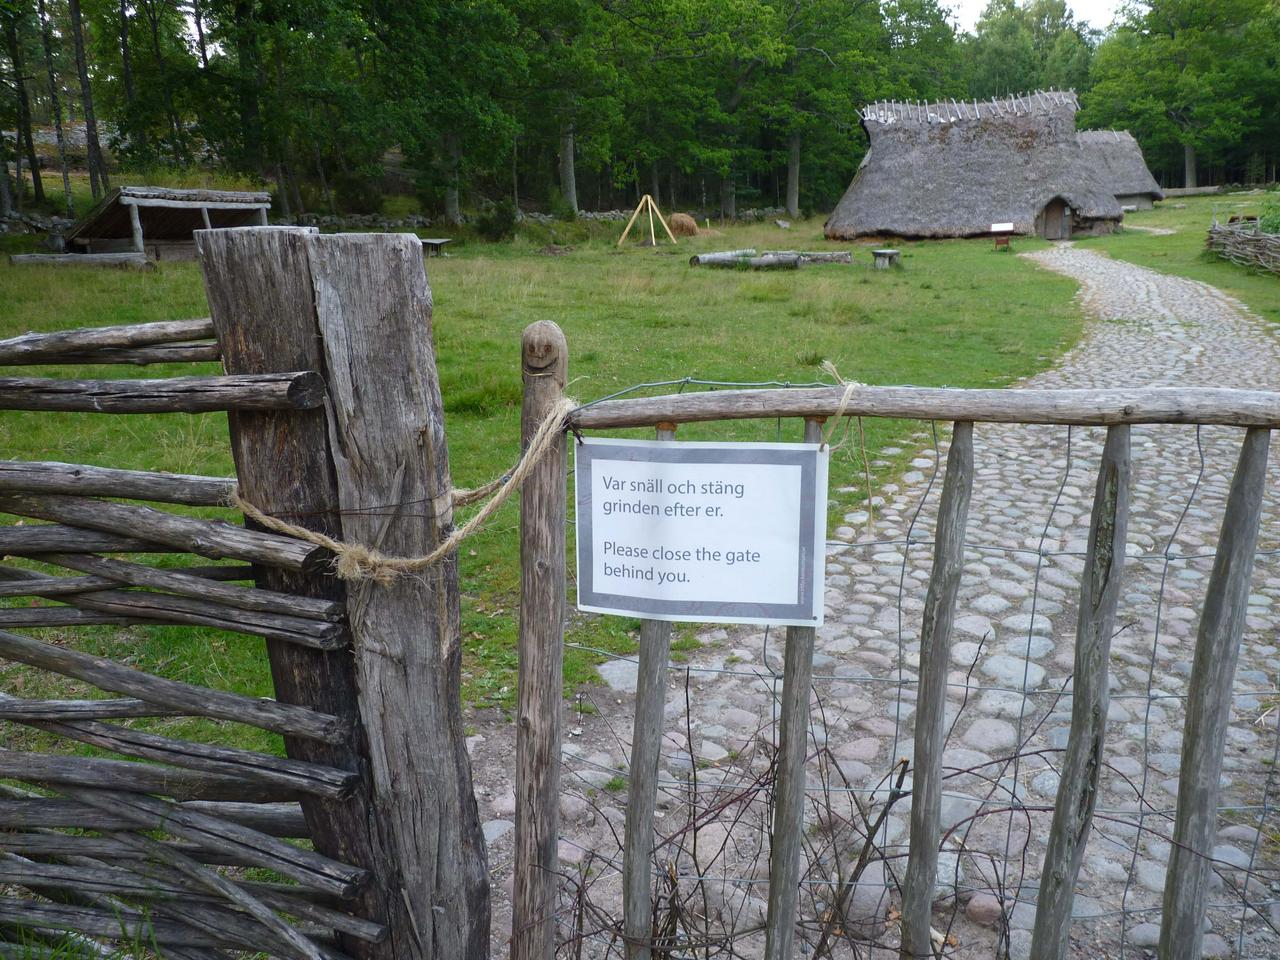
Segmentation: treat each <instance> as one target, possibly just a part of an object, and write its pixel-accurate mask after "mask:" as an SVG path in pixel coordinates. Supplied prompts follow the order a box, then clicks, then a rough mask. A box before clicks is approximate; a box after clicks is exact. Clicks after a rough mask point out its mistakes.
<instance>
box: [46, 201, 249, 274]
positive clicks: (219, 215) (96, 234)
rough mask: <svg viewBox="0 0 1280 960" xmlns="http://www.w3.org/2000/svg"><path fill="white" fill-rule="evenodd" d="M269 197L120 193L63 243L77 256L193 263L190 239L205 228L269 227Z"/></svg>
mask: <svg viewBox="0 0 1280 960" xmlns="http://www.w3.org/2000/svg"><path fill="white" fill-rule="evenodd" d="M270 208H271V196H270V194H267V193H258V192H252V193H250V192H240V191H233V190H179V189H175V188H173V187H117V188H116V189H115V190H112V191H111V192H110V193H108V194H107V195H106V196H105V197H103V198H102V200H101V201H99V203H98V205H97V206H95V207H94V208H93V209H92V210H90V211H89V213H87V214H86V215H85V216H84V218H83V219H82V220H80V221H79V222H78V223H77V224H76V225H75V226H74V227H72V228H71V230H69V231H68V232H67V234H66V236H65V237H64V240H65V243H66V249H67V250H68V252H71V253H76V254H85V253H87V254H99V253H110V254H116V253H126V252H132V253H145V254H146V255H147V256H149V257H150V258H151V259H153V260H161V259H164V260H172V259H187V260H189V259H192V258H193V257H194V256H195V241H194V238H193V237H192V233H194V232H195V231H196V230H203V229H205V228H206V227H248V226H254V225H258V224H265V223H266V222H267V211H268V210H269V209H270Z"/></svg>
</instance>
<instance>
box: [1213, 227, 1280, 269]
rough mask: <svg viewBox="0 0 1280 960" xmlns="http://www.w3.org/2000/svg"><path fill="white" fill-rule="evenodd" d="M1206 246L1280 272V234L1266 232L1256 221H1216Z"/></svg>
mask: <svg viewBox="0 0 1280 960" xmlns="http://www.w3.org/2000/svg"><path fill="white" fill-rule="evenodd" d="M1205 246H1206V247H1207V248H1208V249H1209V250H1212V251H1213V252H1214V253H1216V254H1217V255H1218V256H1220V257H1222V258H1223V259H1226V260H1230V261H1231V262H1232V263H1238V264H1240V265H1241V266H1245V267H1257V268H1258V269H1259V270H1267V271H1269V272H1271V273H1280V234H1274V233H1263V232H1261V231H1260V230H1259V229H1258V224H1257V223H1256V222H1242V223H1214V225H1213V226H1212V227H1210V228H1209V237H1208V239H1207V240H1206V241H1205Z"/></svg>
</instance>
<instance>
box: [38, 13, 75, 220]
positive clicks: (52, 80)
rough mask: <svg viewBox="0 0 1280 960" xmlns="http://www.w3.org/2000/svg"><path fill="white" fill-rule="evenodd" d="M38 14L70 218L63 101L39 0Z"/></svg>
mask: <svg viewBox="0 0 1280 960" xmlns="http://www.w3.org/2000/svg"><path fill="white" fill-rule="evenodd" d="M36 14H37V16H38V17H39V18H40V42H41V43H42V44H43V45H44V62H45V67H46V69H47V70H48V73H49V112H50V113H52V114H53V135H54V138H55V139H56V140H57V142H58V162H59V164H61V166H62V194H63V197H64V198H65V199H66V207H67V216H68V217H70V216H74V213H75V212H74V210H73V208H72V206H71V170H70V168H69V167H68V166H67V141H66V138H65V137H63V135H62V101H61V100H60V99H59V98H58V78H57V77H56V76H54V71H53V35H52V34H51V32H50V30H49V17H48V15H47V13H46V11H45V6H44V0H37V3H36Z"/></svg>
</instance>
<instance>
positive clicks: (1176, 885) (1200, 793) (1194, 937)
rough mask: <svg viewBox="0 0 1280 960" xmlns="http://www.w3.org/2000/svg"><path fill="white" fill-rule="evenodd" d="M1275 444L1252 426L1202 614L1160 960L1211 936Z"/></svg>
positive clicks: (1190, 953) (1189, 955) (1188, 955)
mask: <svg viewBox="0 0 1280 960" xmlns="http://www.w3.org/2000/svg"><path fill="white" fill-rule="evenodd" d="M1270 443H1271V431H1270V430H1268V429H1266V428H1264V427H1252V428H1250V430H1249V432H1248V433H1246V434H1245V438H1244V445H1243V446H1242V447H1241V449H1240V460H1239V463H1238V464H1237V466H1236V473H1235V477H1233V478H1232V481H1231V493H1230V494H1229V495H1228V497H1227V511H1226V515H1225V516H1224V517H1223V518H1222V532H1221V533H1220V534H1219V538H1218V551H1217V554H1216V555H1215V556H1214V558H1213V573H1212V574H1210V576H1209V586H1208V588H1207V591H1206V593H1205V598H1204V611H1203V612H1202V613H1201V614H1200V630H1199V632H1198V633H1197V635H1196V653H1195V659H1194V660H1193V661H1192V664H1191V686H1190V689H1189V690H1188V691H1187V719H1186V723H1185V725H1184V727H1183V734H1182V766H1181V768H1180V769H1179V771H1178V811H1177V814H1176V817H1175V819H1174V827H1173V851H1172V853H1170V855H1169V872H1168V876H1167V878H1166V880H1165V887H1164V909H1163V913H1162V917H1161V922H1160V945H1159V948H1158V955H1159V957H1160V960H1195V958H1198V957H1199V956H1200V952H1201V951H1200V947H1201V944H1202V941H1203V938H1204V927H1203V926H1202V924H1203V923H1204V910H1205V900H1206V897H1207V895H1208V891H1209V860H1210V858H1211V857H1212V856H1213V841H1214V837H1215V836H1216V835H1217V828H1218V778H1219V777H1220V776H1221V775H1222V754H1223V748H1224V746H1225V744H1226V739H1227V724H1228V723H1229V722H1230V720H1231V684H1232V683H1233V682H1234V680H1235V675H1236V662H1237V661H1238V660H1239V659H1240V638H1241V637H1242V636H1243V635H1244V624H1245V616H1246V613H1247V611H1248V605H1249V583H1250V581H1251V580H1252V579H1253V562H1254V555H1255V552H1256V548H1257V544H1258V522H1259V519H1260V518H1261V516H1262V495H1263V491H1264V489H1265V487H1266V480H1267V449H1268V447H1269V446H1270Z"/></svg>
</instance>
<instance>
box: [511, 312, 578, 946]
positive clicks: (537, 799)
mask: <svg viewBox="0 0 1280 960" xmlns="http://www.w3.org/2000/svg"><path fill="white" fill-rule="evenodd" d="M521 359H522V363H521V368H522V370H523V372H524V404H523V406H522V407H521V411H520V441H521V448H522V449H524V448H527V447H528V445H529V441H530V440H531V439H532V438H533V435H534V434H535V433H536V432H537V430H538V427H539V426H540V425H541V424H542V422H543V421H544V420H545V419H546V418H547V416H548V414H549V413H550V412H551V411H552V409H553V408H554V407H555V406H556V405H557V404H558V403H559V402H560V400H561V399H563V397H564V388H565V383H566V381H567V377H568V370H569V348H568V345H567V344H566V343H565V339H564V334H563V333H562V332H561V330H560V328H559V327H558V326H556V325H555V324H554V323H552V322H551V321H549V320H540V321H538V322H537V323H533V324H530V325H529V326H528V327H526V328H525V330H524V336H523V338H522V341H521ZM567 469H568V468H567V464H566V457H565V440H564V436H563V435H561V436H559V437H557V438H556V439H555V441H554V443H553V444H552V446H551V449H550V451H549V453H548V454H547V456H546V457H544V458H543V459H542V460H541V461H540V462H539V463H538V464H537V465H536V466H535V467H534V468H533V469H532V470H531V471H530V473H529V477H528V479H527V480H526V481H525V483H524V487H523V489H522V490H521V492H520V641H519V644H520V646H519V654H520V666H519V691H518V694H517V696H518V700H519V702H518V705H517V716H516V785H515V793H516V839H515V846H516V849H515V886H514V896H513V897H512V904H511V960H551V958H552V957H553V956H554V954H555V946H556V920H555V911H556V888H557V883H556V880H557V874H558V870H559V860H558V856H557V850H556V846H557V844H558V843H559V834H560V718H561V712H562V710H563V700H564V667H563V655H564V617H565V589H566V577H565V519H566V516H565V515H566V505H565V499H566V480H567Z"/></svg>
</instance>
